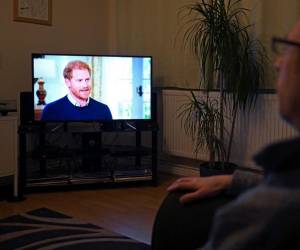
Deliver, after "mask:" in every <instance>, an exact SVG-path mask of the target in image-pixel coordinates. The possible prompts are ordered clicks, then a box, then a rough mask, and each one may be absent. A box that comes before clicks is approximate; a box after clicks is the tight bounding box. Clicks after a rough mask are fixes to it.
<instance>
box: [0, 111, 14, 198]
mask: <svg viewBox="0 0 300 250" xmlns="http://www.w3.org/2000/svg"><path fill="white" fill-rule="evenodd" d="M17 129H18V119H17V116H16V115H7V116H0V152H1V154H0V177H3V176H10V175H13V176H14V197H18V147H17V144H18V132H17Z"/></svg>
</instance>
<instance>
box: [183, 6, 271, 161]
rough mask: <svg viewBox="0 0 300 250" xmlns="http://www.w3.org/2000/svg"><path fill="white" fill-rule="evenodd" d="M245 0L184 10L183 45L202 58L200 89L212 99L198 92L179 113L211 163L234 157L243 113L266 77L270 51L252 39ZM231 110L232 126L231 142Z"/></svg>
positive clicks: (187, 7) (200, 64)
mask: <svg viewBox="0 0 300 250" xmlns="http://www.w3.org/2000/svg"><path fill="white" fill-rule="evenodd" d="M241 2H242V0H227V1H225V0H200V1H197V2H195V3H193V4H190V5H186V6H184V7H183V8H182V9H181V10H180V13H181V14H182V13H184V16H183V19H184V20H185V21H184V25H183V26H182V28H183V29H184V33H183V45H184V48H186V49H189V50H191V51H192V53H193V54H194V55H195V56H196V58H197V60H198V62H199V73H200V82H199V90H201V91H204V92H205V93H206V97H205V98H201V97H200V96H196V92H193V91H192V92H191V96H192V97H191V98H190V99H189V101H188V103H186V104H184V105H183V106H182V107H181V108H180V111H179V116H180V117H181V119H182V123H183V126H184V129H185V131H186V133H187V134H188V135H191V136H192V138H193V140H194V141H195V142H196V151H198V150H199V148H200V147H203V146H206V147H207V148H208V150H209V155H210V162H211V165H213V164H214V162H215V158H216V157H215V156H216V155H217V157H218V159H219V161H221V162H228V161H229V160H230V155H231V148H232V141H233V135H234V128H235V123H236V116H237V112H238V110H242V111H243V112H245V111H246V110H247V109H248V110H250V108H251V107H253V106H254V104H255V101H256V98H257V94H258V89H259V86H260V85H261V84H262V83H263V81H264V66H265V64H266V62H267V56H266V52H265V49H264V47H263V46H262V44H261V43H260V42H259V40H257V39H256V38H254V37H251V35H250V28H251V27H252V26H251V25H249V24H247V14H248V12H249V10H248V9H245V8H242V7H240V6H241ZM213 89H217V90H218V92H219V97H218V98H217V99H214V100H212V99H211V97H210V94H209V92H210V91H212V90H213ZM212 103H214V104H213V105H212ZM216 103H218V104H217V105H216ZM225 109H226V112H229V117H228V118H229V119H230V124H231V126H230V128H229V129H228V130H229V132H228V138H227V139H228V140H227V141H226V143H225V139H224V135H225V133H226V128H225V126H224V119H225V115H224V113H225ZM212 113H214V115H212ZM204 124H205V126H204ZM210 126H212V127H210ZM212 141H213V143H212Z"/></svg>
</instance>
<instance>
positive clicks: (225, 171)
mask: <svg viewBox="0 0 300 250" xmlns="http://www.w3.org/2000/svg"><path fill="white" fill-rule="evenodd" d="M236 168H237V165H236V164H234V163H232V162H225V163H224V165H223V166H222V162H215V165H214V166H210V165H209V163H208V162H205V163H201V164H200V168H199V170H200V176H201V177H208V176H214V175H229V174H232V173H233V172H234V170H236Z"/></svg>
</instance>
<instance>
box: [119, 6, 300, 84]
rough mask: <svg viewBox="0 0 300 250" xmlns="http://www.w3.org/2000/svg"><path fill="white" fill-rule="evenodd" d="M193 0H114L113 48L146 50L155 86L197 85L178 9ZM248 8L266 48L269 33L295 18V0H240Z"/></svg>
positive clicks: (285, 29)
mask: <svg viewBox="0 0 300 250" xmlns="http://www.w3.org/2000/svg"><path fill="white" fill-rule="evenodd" d="M195 1H196V0H143V1H141V0H126V1H124V0H116V3H117V11H116V20H117V21H116V27H117V36H116V39H117V42H116V49H117V51H119V52H121V53H124V54H128V53H129V54H150V55H153V61H154V84H155V86H164V87H165V86H173V87H191V88H194V87H197V83H198V72H197V63H196V61H195V59H194V58H193V57H192V56H190V55H188V53H187V52H183V51H182V47H181V44H180V38H179V39H177V43H175V45H174V42H175V40H176V39H175V37H176V33H177V32H178V31H179V29H180V22H179V21H180V19H179V18H178V16H177V14H178V10H179V8H180V7H182V6H183V5H186V4H188V3H190V2H195ZM243 6H245V7H247V8H250V10H251V13H250V18H249V19H250V22H251V23H255V27H254V31H255V33H256V35H257V36H258V37H259V38H260V39H261V41H262V42H263V44H264V45H265V47H266V48H267V51H268V54H269V57H270V60H271V61H272V60H273V59H274V57H273V55H272V53H271V51H270V49H269V48H270V41H271V37H272V36H273V35H277V36H284V35H285V34H286V33H287V32H288V30H289V29H290V28H291V25H292V24H293V23H294V22H295V20H297V19H298V18H299V16H300V15H299V14H300V1H299V0H287V1H282V0H263V1H262V0H244V1H243ZM179 37H180V36H179ZM267 72H268V78H267V82H266V87H267V88H273V87H274V75H273V68H272V63H270V65H269V67H268V70H267Z"/></svg>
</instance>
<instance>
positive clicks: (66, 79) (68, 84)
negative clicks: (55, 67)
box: [65, 78, 71, 88]
mask: <svg viewBox="0 0 300 250" xmlns="http://www.w3.org/2000/svg"><path fill="white" fill-rule="evenodd" d="M65 83H66V85H67V87H68V88H70V86H71V82H70V80H69V79H68V78H65Z"/></svg>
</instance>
